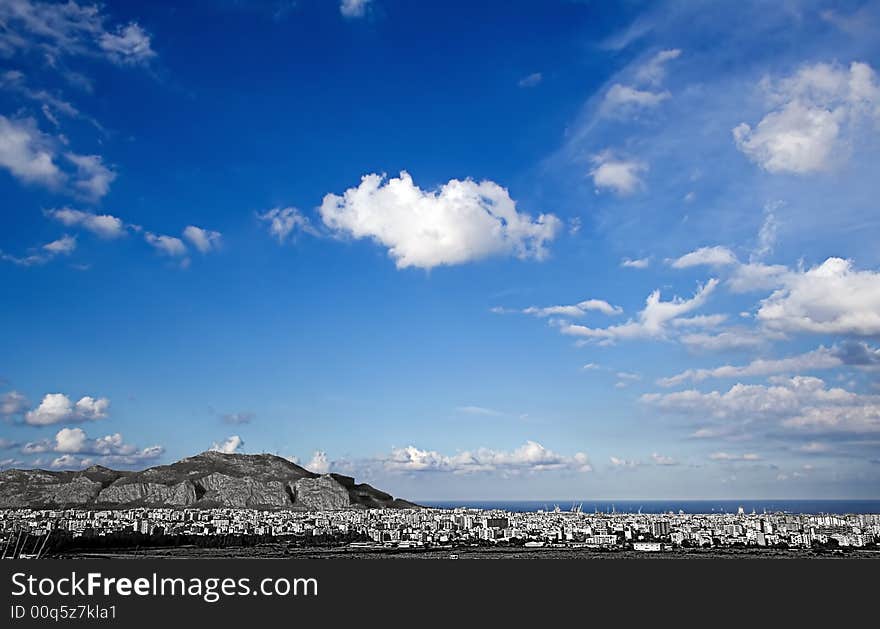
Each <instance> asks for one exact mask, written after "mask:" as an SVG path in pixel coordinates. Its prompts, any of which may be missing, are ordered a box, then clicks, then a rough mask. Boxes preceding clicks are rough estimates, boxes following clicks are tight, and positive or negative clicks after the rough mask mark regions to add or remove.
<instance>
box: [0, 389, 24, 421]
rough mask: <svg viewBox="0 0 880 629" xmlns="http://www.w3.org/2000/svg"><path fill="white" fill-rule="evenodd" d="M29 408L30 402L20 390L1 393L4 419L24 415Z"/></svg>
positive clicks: (1, 408) (0, 408) (0, 399)
mask: <svg viewBox="0 0 880 629" xmlns="http://www.w3.org/2000/svg"><path fill="white" fill-rule="evenodd" d="M29 408H30V402H28V399H27V398H26V397H25V396H24V395H22V394H21V393H19V392H18V391H7V392H6V393H4V394H3V395H0V415H2V416H3V418H4V419H9V418H10V417H16V416H18V415H22V414H23V413H24V412H25V411H26V410H28V409H29Z"/></svg>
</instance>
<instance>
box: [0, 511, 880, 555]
mask: <svg viewBox="0 0 880 629" xmlns="http://www.w3.org/2000/svg"><path fill="white" fill-rule="evenodd" d="M53 536H56V537H59V538H65V539H73V540H77V539H79V540H81V541H84V542H85V541H88V540H93V541H101V540H102V538H103V539H104V540H110V539H120V540H121V539H128V540H131V539H136V540H139V543H143V542H145V541H148V540H150V539H158V538H162V539H169V538H171V539H174V538H186V539H192V538H197V539H198V538H201V539H205V538H214V540H215V541H227V540H228V539H229V538H236V537H238V538H241V537H250V538H260V539H264V540H265V539H274V540H285V539H286V540H288V541H295V542H297V543H299V544H300V545H303V546H308V545H310V544H319V543H323V544H328V543H330V544H336V545H344V546H347V547H351V548H356V549H375V550H381V549H397V550H405V549H413V550H416V549H430V548H437V549H442V548H455V547H463V546H474V545H477V546H522V547H524V548H534V549H539V548H581V549H583V548H593V549H597V550H632V551H644V552H664V551H672V550H675V549H679V548H725V547H752V548H754V549H756V550H758V549H761V548H788V549H810V548H817V547H819V548H829V547H832V548H851V549H855V548H873V547H875V546H876V543H877V540H878V539H880V514H850V515H837V514H810V515H808V514H792V513H783V512H776V513H754V512H752V513H746V512H744V510H743V509H739V510H738V512H737V513H711V514H707V513H703V514H689V513H683V512H678V513H672V512H669V513H661V514H644V513H615V512H611V513H584V512H582V511H581V510H580V509H579V508H573V509H572V510H570V511H564V510H560V509H559V508H558V507H557V508H556V509H554V510H552V511H549V510H548V511H543V510H539V511H534V512H509V511H503V510H482V509H467V508H458V509H405V510H395V509H364V510H334V511H311V512H297V511H288V510H279V511H261V510H254V509H146V508H138V509H121V510H78V509H68V510H36V509H8V510H5V511H0V547H2V548H3V549H4V551H3V553H4V557H13V556H21V557H28V556H29V557H36V556H39V555H40V552H41V550H42V548H41V546H45V541H46V540H48V539H50V538H52V537H53ZM27 540H30V541H27Z"/></svg>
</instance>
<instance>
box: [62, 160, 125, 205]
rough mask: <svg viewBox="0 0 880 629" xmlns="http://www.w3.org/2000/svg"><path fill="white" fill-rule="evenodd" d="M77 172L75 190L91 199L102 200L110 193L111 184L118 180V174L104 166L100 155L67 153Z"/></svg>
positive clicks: (74, 183)
mask: <svg viewBox="0 0 880 629" xmlns="http://www.w3.org/2000/svg"><path fill="white" fill-rule="evenodd" d="M64 157H66V158H67V159H68V161H70V162H71V163H72V164H73V165H74V166H75V167H76V171H77V175H76V180H75V181H74V182H73V185H74V187H75V188H77V189H78V190H79V191H80V192H82V193H84V194H85V195H86V196H87V197H89V198H90V199H100V198H101V197H103V196H104V195H106V194H107V193H108V192H109V191H110V184H111V183H112V182H113V180H114V179H116V173H115V172H113V171H112V170H110V169H109V168H107V167H106V166H105V165H104V161H103V158H102V157H101V156H100V155H77V154H76V153H65V154H64Z"/></svg>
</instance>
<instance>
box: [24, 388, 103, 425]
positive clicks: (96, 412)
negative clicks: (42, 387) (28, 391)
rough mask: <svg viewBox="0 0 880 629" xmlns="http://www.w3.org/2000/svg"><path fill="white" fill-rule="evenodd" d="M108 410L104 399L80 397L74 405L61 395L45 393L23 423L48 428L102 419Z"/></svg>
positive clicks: (87, 396) (26, 414) (26, 415)
mask: <svg viewBox="0 0 880 629" xmlns="http://www.w3.org/2000/svg"><path fill="white" fill-rule="evenodd" d="M109 409H110V400H108V399H107V398H105V397H102V398H94V397H91V396H89V395H86V396H83V397H81V398H80V399H79V400H78V401H77V402H76V403H74V402H73V400H71V399H70V398H69V397H68V396H66V395H64V394H63V393H47V394H46V395H45V396H44V397H43V399H42V401H41V402H40V404H39V406H37V408H35V409H33V410H30V411H28V412H27V413H25V416H24V421H25V423H28V424H31V425H34V426H48V425H51V424H60V423H64V422H85V421H95V420H99V419H104V418H106V417H107V414H108V411H109Z"/></svg>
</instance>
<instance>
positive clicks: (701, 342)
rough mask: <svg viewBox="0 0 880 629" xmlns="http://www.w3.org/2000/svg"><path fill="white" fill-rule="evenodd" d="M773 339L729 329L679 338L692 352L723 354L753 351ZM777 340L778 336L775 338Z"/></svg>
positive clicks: (744, 329)
mask: <svg viewBox="0 0 880 629" xmlns="http://www.w3.org/2000/svg"><path fill="white" fill-rule="evenodd" d="M772 338H774V337H773V336H772V335H767V334H764V333H762V332H758V331H755V330H749V329H746V328H729V329H726V330H724V331H722V332H718V333H717V334H709V333H705V332H696V333H693V334H683V335H681V336H680V337H679V339H678V340H679V341H681V342H682V343H683V344H684V345H685V346H687V347H689V348H691V349H693V350H703V351H709V352H724V351H727V350H742V349H754V348H757V347H761V346H763V345H765V344H766V343H767V341H768V340H771V339H772ZM777 338H778V336H777Z"/></svg>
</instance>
